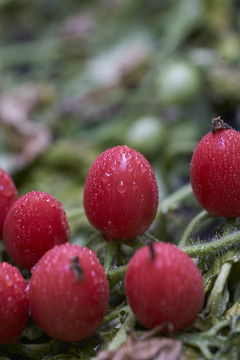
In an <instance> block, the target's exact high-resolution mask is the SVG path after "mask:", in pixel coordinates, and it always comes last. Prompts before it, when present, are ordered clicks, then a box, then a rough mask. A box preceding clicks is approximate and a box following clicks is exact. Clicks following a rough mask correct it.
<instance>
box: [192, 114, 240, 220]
mask: <svg viewBox="0 0 240 360" xmlns="http://www.w3.org/2000/svg"><path fill="white" fill-rule="evenodd" d="M212 121H213V131H211V132H209V133H208V134H207V135H205V136H204V137H203V139H202V140H201V141H200V142H199V144H198V145H197V147H196V149H195V151H194V153H193V157H192V161H191V184H192V189H193V192H194V194H195V196H196V198H197V200H198V202H199V203H200V204H201V206H202V207H203V208H204V209H206V210H207V211H208V212H209V213H210V214H211V215H213V216H221V217H227V218H234V217H238V216H240V134H239V133H238V132H237V131H236V130H233V129H232V128H230V127H229V126H227V124H225V123H223V121H222V120H221V119H220V118H215V119H213V120H212Z"/></svg>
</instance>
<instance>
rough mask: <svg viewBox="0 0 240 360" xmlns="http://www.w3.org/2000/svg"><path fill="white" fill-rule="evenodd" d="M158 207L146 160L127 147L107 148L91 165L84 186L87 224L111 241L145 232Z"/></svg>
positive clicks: (151, 176) (152, 174)
mask: <svg viewBox="0 0 240 360" xmlns="http://www.w3.org/2000/svg"><path fill="white" fill-rule="evenodd" d="M157 207H158V187H157V181H156V178H155V175H154V172H153V170H152V168H151V166H150V164H149V162H148V161H147V160H146V159H145V157H144V156H143V155H142V154H140V153H139V152H137V151H136V150H133V149H131V148H129V147H128V146H116V147H114V148H110V149H107V150H106V151H104V152H103V153H102V154H101V155H99V156H98V158H97V159H96V160H95V161H94V163H93V164H92V166H91V168H90V171H89V173H88V176H87V179H86V183H85V187H84V208H85V212H86V215H87V217H88V219H89V221H90V223H91V224H92V225H93V226H94V227H95V228H96V229H97V230H99V231H100V232H101V233H103V234H104V235H107V236H109V237H111V238H114V239H119V240H126V239H131V238H133V237H135V236H137V235H140V234H142V233H143V232H144V231H146V230H147V229H148V228H149V226H150V225H151V223H152V222H153V220H154V218H155V216H156V212H157Z"/></svg>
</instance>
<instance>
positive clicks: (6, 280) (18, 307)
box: [0, 262, 29, 345]
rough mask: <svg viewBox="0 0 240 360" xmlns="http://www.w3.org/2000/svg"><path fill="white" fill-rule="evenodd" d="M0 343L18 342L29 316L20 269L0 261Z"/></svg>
mask: <svg viewBox="0 0 240 360" xmlns="http://www.w3.org/2000/svg"><path fill="white" fill-rule="evenodd" d="M0 299H1V301H0V319H1V320H0V345H3V344H8V343H10V342H18V341H19V340H20V335H21V332H22V331H23V329H24V328H25V326H26V325H27V321H28V316H29V300H28V286H27V283H26V281H25V280H24V278H23V276H22V274H21V273H20V271H19V270H18V269H17V268H16V267H14V266H12V265H10V264H8V263H7V262H2V263H0Z"/></svg>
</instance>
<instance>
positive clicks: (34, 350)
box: [0, 339, 68, 360]
mask: <svg viewBox="0 0 240 360" xmlns="http://www.w3.org/2000/svg"><path fill="white" fill-rule="evenodd" d="M67 346H68V345H67V344H66V343H64V342H62V341H58V340H54V339H53V340H51V341H50V342H49V343H44V344H23V343H19V344H9V345H2V346H0V353H1V354H2V355H6V356H9V355H13V354H18V355H22V356H23V357H27V358H29V359H32V360H40V359H42V358H43V357H44V356H46V355H53V354H59V353H61V352H63V351H64V350H66V347H67Z"/></svg>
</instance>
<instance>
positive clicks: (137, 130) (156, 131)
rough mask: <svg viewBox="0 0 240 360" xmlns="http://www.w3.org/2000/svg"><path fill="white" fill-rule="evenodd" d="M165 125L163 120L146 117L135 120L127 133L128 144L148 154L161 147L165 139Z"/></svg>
mask: <svg viewBox="0 0 240 360" xmlns="http://www.w3.org/2000/svg"><path fill="white" fill-rule="evenodd" d="M165 134H166V131H165V125H164V123H163V120H162V119H161V118H158V117H156V116H154V115H148V114H146V115H144V116H142V117H139V118H138V119H137V120H135V121H134V122H133V123H132V125H131V126H130V127H129V128H128V130H127V133H126V138H125V139H126V143H127V144H129V145H130V146H132V147H133V148H134V149H136V150H138V151H140V152H142V153H144V154H147V153H152V152H153V151H155V150H156V149H158V148H159V146H161V144H162V143H163V141H164V138H165Z"/></svg>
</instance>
